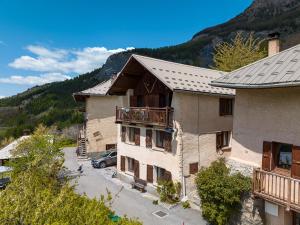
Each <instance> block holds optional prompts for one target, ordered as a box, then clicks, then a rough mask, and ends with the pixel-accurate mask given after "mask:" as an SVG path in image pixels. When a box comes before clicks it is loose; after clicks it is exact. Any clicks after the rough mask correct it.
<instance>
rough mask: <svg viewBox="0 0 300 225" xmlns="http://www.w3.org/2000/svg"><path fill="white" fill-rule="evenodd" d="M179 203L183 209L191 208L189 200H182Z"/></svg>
mask: <svg viewBox="0 0 300 225" xmlns="http://www.w3.org/2000/svg"><path fill="white" fill-rule="evenodd" d="M181 205H182V207H183V208H184V209H188V208H191V205H190V203H189V201H184V202H182V203H181Z"/></svg>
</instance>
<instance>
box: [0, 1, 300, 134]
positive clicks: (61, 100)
mask: <svg viewBox="0 0 300 225" xmlns="http://www.w3.org/2000/svg"><path fill="white" fill-rule="evenodd" d="M237 31H243V32H245V33H249V32H255V34H256V35H257V36H260V37H262V38H266V36H267V34H268V33H271V32H275V31H277V32H280V33H281V39H282V49H285V48H288V47H291V46H293V45H295V44H299V43H300V0H254V1H253V3H252V4H251V5H250V6H249V7H248V8H247V9H246V10H245V11H244V12H243V13H241V14H240V15H238V16H236V17H235V18H233V19H231V20H229V21H227V22H225V23H223V24H220V25H217V26H214V27H210V28H207V29H205V30H202V31H200V32H198V33H197V34H195V35H194V36H193V37H192V38H191V40H189V41H187V42H185V43H183V44H180V45H176V46H168V47H162V48H156V49H146V48H145V49H135V50H132V51H128V52H122V53H119V54H116V55H112V56H110V57H109V58H108V59H107V62H106V63H105V64H104V65H103V66H102V68H99V69H97V70H95V71H93V72H91V73H87V74H85V75H81V76H79V77H77V78H75V79H72V80H68V81H64V82H56V83H52V84H47V85H43V86H40V87H35V88H33V89H30V90H28V91H26V92H24V93H22V94H19V95H16V96H13V97H10V98H7V99H2V100H0V107H6V108H5V110H2V111H5V114H1V110H0V138H1V136H4V135H14V136H17V135H20V133H21V132H22V129H24V128H29V129H33V127H34V126H35V125H36V124H37V123H38V122H44V123H46V124H47V125H51V124H55V123H59V125H60V126H62V127H63V126H67V125H69V124H71V123H74V122H78V121H79V117H80V115H78V114H76V113H75V111H76V110H74V109H76V108H77V107H79V106H78V105H76V104H75V102H74V101H73V100H72V97H71V94H72V93H73V92H76V91H80V90H83V89H86V88H88V87H91V86H93V85H95V84H97V83H98V82H100V81H101V80H103V79H106V78H107V77H109V76H110V75H111V74H113V73H115V72H118V71H119V70H120V69H121V68H122V66H123V65H124V63H125V62H126V60H127V59H128V58H129V56H130V54H132V53H137V54H141V55H146V56H151V57H155V58H160V59H166V60H170V61H174V62H180V63H185V64H191V65H196V66H202V67H209V66H210V65H211V64H212V53H213V50H214V46H215V45H216V44H217V43H219V42H220V41H226V40H229V39H230V38H232V37H233V36H234V35H235V33H236V32H237ZM10 107H11V109H12V112H14V113H15V114H16V108H17V109H18V110H19V111H18V113H17V115H16V117H14V118H13V119H11V118H7V115H9V113H7V112H8V111H7V110H9V108H10ZM65 112H67V113H65ZM5 115H6V116H5ZM66 121H67V122H66ZM1 127H9V129H7V128H5V130H4V129H2V130H1Z"/></svg>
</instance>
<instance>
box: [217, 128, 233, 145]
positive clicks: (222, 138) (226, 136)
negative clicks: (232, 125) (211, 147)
mask: <svg viewBox="0 0 300 225" xmlns="http://www.w3.org/2000/svg"><path fill="white" fill-rule="evenodd" d="M229 141H230V131H222V132H218V133H217V149H222V148H224V147H228V146H229Z"/></svg>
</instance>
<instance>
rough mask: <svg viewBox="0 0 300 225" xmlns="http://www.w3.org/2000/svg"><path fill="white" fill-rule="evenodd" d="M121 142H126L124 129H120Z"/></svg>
mask: <svg viewBox="0 0 300 225" xmlns="http://www.w3.org/2000/svg"><path fill="white" fill-rule="evenodd" d="M121 141H122V142H125V141H126V127H122V131H121Z"/></svg>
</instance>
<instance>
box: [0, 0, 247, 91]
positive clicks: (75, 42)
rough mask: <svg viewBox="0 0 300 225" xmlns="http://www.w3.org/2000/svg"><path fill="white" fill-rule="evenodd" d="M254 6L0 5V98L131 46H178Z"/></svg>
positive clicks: (6, 1)
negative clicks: (197, 33) (202, 31)
mask: <svg viewBox="0 0 300 225" xmlns="http://www.w3.org/2000/svg"><path fill="white" fill-rule="evenodd" d="M251 2H252V1H251V0H209V1H208V0H185V1H184V0H139V1H137V0H127V1H124V0H110V1H107V0H106V1H102V0H26V1H24V0H1V2H0V96H10V95H13V94H16V93H19V92H22V91H24V90H26V89H27V88H30V87H32V86H35V85H39V84H43V83H47V82H51V81H57V80H64V79H68V78H71V77H74V76H76V75H78V74H81V73H84V72H88V71H91V70H93V69H95V68H98V67H100V66H101V65H102V64H103V63H104V62H105V60H106V59H107V57H108V56H109V55H111V54H113V53H115V52H119V51H123V50H125V49H128V48H132V47H134V48H139V47H150V48H155V47H162V46H167V45H174V44H179V43H182V42H184V41H187V40H189V39H190V38H191V37H192V36H193V34H195V33H196V32H198V31H200V30H202V29H204V28H206V27H210V26H213V25H216V24H219V23H223V22H225V21H227V20H229V19H230V18H232V17H234V16H235V15H237V14H239V13H240V12H242V11H243V10H244V9H245V8H247V7H248V6H249V5H250V4H251Z"/></svg>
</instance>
